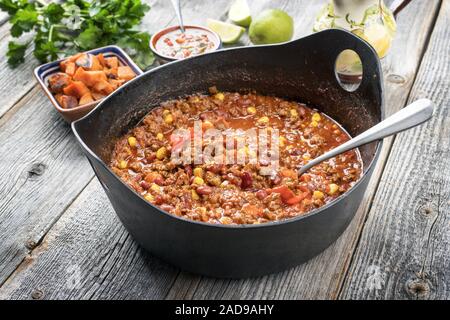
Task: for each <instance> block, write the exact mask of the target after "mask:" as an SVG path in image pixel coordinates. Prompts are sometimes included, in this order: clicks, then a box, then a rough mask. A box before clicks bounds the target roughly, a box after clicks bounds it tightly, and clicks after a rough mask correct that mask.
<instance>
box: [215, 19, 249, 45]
mask: <svg viewBox="0 0 450 320" xmlns="http://www.w3.org/2000/svg"><path fill="white" fill-rule="evenodd" d="M206 25H207V26H208V28H210V29H211V30H212V31H214V32H216V33H217V34H218V35H219V37H220V39H221V40H222V42H223V43H236V42H237V41H238V40H239V39H240V38H241V36H242V35H243V34H244V32H245V29H244V28H242V27H239V26H236V25H234V24H231V23H226V22H223V21H219V20H214V19H207V20H206Z"/></svg>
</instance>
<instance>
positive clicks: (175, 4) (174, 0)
mask: <svg viewBox="0 0 450 320" xmlns="http://www.w3.org/2000/svg"><path fill="white" fill-rule="evenodd" d="M172 5H173V8H174V9H175V12H176V14H177V18H178V24H179V25H180V30H181V32H183V33H184V24H183V17H182V15H181V5H180V0H172Z"/></svg>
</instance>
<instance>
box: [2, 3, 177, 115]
mask: <svg viewBox="0 0 450 320" xmlns="http://www.w3.org/2000/svg"><path fill="white" fill-rule="evenodd" d="M146 2H147V3H148V4H149V5H150V6H151V10H150V12H149V13H148V14H147V16H146V18H145V20H144V22H143V23H142V25H141V26H140V28H141V29H142V30H145V31H149V32H151V33H152V32H155V31H156V30H157V29H159V28H161V27H162V26H166V25H168V24H169V23H171V22H172V21H173V20H174V18H175V15H174V13H173V10H172V7H171V5H170V3H167V1H161V0H160V1H158V0H151V1H146ZM2 17H4V18H5V19H6V15H1V14H0V56H1V57H6V52H7V50H8V42H9V41H10V40H11V39H12V38H11V36H10V35H9V28H10V24H9V23H4V24H3V25H2V21H3V20H2ZM5 22H6V20H5ZM28 38H30V36H25V38H24V39H21V41H25V40H27V39H28ZM39 64H40V63H39V61H37V60H36V59H35V58H34V57H33V53H32V48H31V47H30V48H29V49H28V50H27V53H26V56H25V62H24V63H23V64H21V65H20V66H18V67H17V68H14V69H12V68H10V67H9V66H8V63H7V59H1V60H0V86H1V88H2V90H1V91H0V101H1V102H2V103H1V104H0V117H2V116H3V115H4V114H5V113H6V112H7V111H8V110H9V109H11V108H12V107H13V106H14V104H15V103H16V102H17V101H18V100H20V99H21V98H22V97H24V96H25V95H26V94H27V93H28V92H30V90H31V89H32V88H33V87H34V86H36V84H37V81H36V80H35V79H34V76H33V69H34V68H35V67H37V66H38V65H39Z"/></svg>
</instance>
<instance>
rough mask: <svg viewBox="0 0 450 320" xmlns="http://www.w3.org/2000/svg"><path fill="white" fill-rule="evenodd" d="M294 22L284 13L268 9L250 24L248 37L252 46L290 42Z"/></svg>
mask: <svg viewBox="0 0 450 320" xmlns="http://www.w3.org/2000/svg"><path fill="white" fill-rule="evenodd" d="M293 34H294V20H292V18H291V17H290V16H289V15H288V14H287V13H286V12H284V11H282V10H279V9H269V10H265V11H263V12H261V13H260V14H259V15H258V16H257V17H256V18H255V19H253V21H252V23H251V24H250V29H249V36H250V40H251V41H252V42H253V43H254V44H268V43H279V42H286V41H289V40H291V38H292V36H293Z"/></svg>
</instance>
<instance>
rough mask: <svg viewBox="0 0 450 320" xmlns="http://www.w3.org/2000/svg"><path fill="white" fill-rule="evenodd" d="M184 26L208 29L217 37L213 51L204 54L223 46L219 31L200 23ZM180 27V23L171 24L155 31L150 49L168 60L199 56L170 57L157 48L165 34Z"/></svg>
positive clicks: (186, 27) (185, 26)
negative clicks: (157, 43)
mask: <svg viewBox="0 0 450 320" xmlns="http://www.w3.org/2000/svg"><path fill="white" fill-rule="evenodd" d="M184 28H185V29H201V30H204V31H207V32H209V33H211V34H212V35H213V36H214V37H215V40H216V41H214V48H213V49H212V50H211V51H208V52H205V53H202V54H207V53H211V52H214V51H217V50H219V49H220V47H221V46H222V40H221V39H220V37H219V35H218V34H217V32H214V31H212V30H211V29H210V28H207V27H204V26H200V25H195V24H189V25H184ZM178 29H180V26H179V25H174V26H169V27H165V28H163V29H161V30H159V31H157V32H155V33H154V34H153V35H152V37H151V38H150V43H149V45H150V50H152V52H153V54H154V55H155V56H157V57H158V58H160V59H163V60H166V61H179V60H185V59H188V58H192V57H195V56H198V55H195V56H192V57H188V58H174V57H170V56H166V55H164V54H161V53H160V52H159V51H158V50H156V42H158V40H159V39H160V38H161V37H162V36H163V35H165V34H167V33H169V32H172V31H174V30H178Z"/></svg>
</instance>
